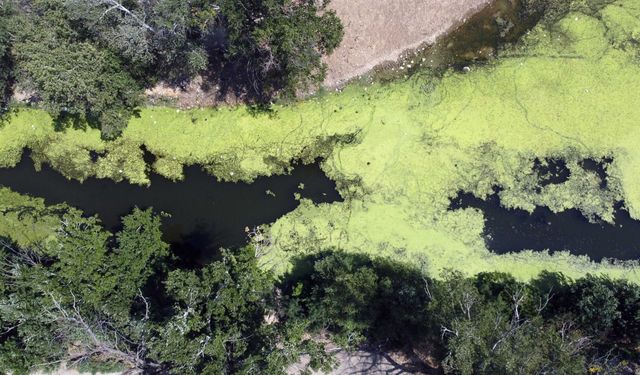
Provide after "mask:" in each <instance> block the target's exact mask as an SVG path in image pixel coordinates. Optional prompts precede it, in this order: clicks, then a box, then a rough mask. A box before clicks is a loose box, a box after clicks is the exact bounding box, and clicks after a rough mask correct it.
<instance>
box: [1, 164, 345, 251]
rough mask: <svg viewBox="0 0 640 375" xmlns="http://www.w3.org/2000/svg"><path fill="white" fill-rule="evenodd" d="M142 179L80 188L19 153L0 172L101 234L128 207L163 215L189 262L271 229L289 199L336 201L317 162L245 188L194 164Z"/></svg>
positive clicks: (168, 233)
mask: <svg viewBox="0 0 640 375" xmlns="http://www.w3.org/2000/svg"><path fill="white" fill-rule="evenodd" d="M150 177H151V185H150V186H149V187H143V186H138V185H131V184H128V183H125V182H120V183H116V182H113V181H112V180H104V179H96V178H90V179H88V180H86V181H85V182H84V183H80V182H78V181H75V180H71V181H70V180H67V179H66V178H65V177H63V176H62V175H61V174H59V173H58V172H56V171H54V170H52V169H51V168H50V167H48V166H47V165H44V166H43V168H42V170H41V171H40V172H36V170H35V169H34V167H33V163H32V161H31V159H30V158H28V157H27V156H26V155H25V156H24V157H23V159H22V161H21V162H20V163H19V164H18V165H17V166H16V167H15V168H11V169H0V186H6V187H8V188H11V189H12V190H13V191H16V192H18V193H21V194H28V195H31V196H35V197H42V198H44V199H45V202H46V203H47V204H57V203H68V204H69V205H71V206H73V207H77V208H79V209H81V210H82V211H84V212H85V213H86V214H88V215H94V214H95V215H98V217H100V219H101V220H102V222H103V223H104V225H105V227H107V228H108V229H117V228H118V226H119V225H120V217H121V216H123V215H126V214H127V213H129V212H130V211H131V209H132V208H133V207H135V206H138V207H140V208H146V207H153V209H154V210H155V211H157V212H165V213H167V214H169V215H170V217H166V218H164V219H163V232H164V236H165V240H166V241H168V242H170V243H172V244H173V247H174V250H176V251H179V252H181V253H182V254H185V255H188V256H189V257H191V258H192V259H201V258H202V259H206V258H207V257H208V256H210V255H211V254H215V253H217V251H218V249H219V248H220V247H238V246H242V245H244V244H245V243H246V242H247V234H246V231H245V228H247V227H248V228H253V227H255V226H257V225H260V224H267V223H271V222H273V221H275V220H276V219H277V218H279V217H281V216H282V215H284V214H286V213H288V212H290V211H292V210H294V209H295V208H296V207H297V206H298V204H299V201H298V200H296V199H295V198H294V194H295V193H298V194H300V196H301V197H303V198H307V199H311V200H312V201H314V202H316V203H323V202H335V201H340V200H342V198H341V197H340V195H339V194H338V193H337V191H336V189H335V184H334V182H333V181H331V180H330V179H329V178H327V177H326V176H325V174H324V172H322V170H321V169H320V167H319V165H318V164H317V163H316V164H311V165H297V166H295V168H294V169H293V171H292V172H291V174H289V175H282V176H273V177H261V178H258V179H256V181H254V182H253V183H251V184H246V183H230V182H218V181H217V180H216V179H215V178H214V177H212V176H210V175H208V174H206V173H204V172H203V171H202V170H201V168H199V167H194V166H192V167H187V168H186V169H185V179H184V180H183V181H180V182H172V181H170V180H167V179H166V178H164V177H161V176H159V175H155V174H154V175H151V176H150ZM303 186H304V187H303ZM267 191H269V192H270V193H269V194H267Z"/></svg>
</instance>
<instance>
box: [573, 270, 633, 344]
mask: <svg viewBox="0 0 640 375" xmlns="http://www.w3.org/2000/svg"><path fill="white" fill-rule="evenodd" d="M571 292H572V297H573V301H572V303H571V306H572V307H573V308H574V309H575V315H576V317H577V318H578V322H579V323H580V324H581V325H582V326H583V327H585V329H587V330H588V332H590V333H591V334H594V335H598V336H603V335H604V336H606V335H608V334H609V333H610V332H611V330H612V329H613V327H614V324H615V323H616V321H618V320H619V319H620V317H621V313H620V311H619V310H618V306H619V301H618V299H617V298H616V295H615V289H614V288H613V287H612V282H611V280H609V279H607V278H601V277H597V276H593V275H587V276H586V277H585V278H583V279H579V280H577V281H576V282H575V283H574V284H573V285H572V286H571Z"/></svg>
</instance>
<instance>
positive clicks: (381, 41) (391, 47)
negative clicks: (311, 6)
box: [324, 0, 489, 87]
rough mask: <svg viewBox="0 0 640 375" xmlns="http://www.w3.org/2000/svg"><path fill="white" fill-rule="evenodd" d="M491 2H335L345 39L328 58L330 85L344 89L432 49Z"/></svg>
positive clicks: (335, 0)
mask: <svg viewBox="0 0 640 375" xmlns="http://www.w3.org/2000/svg"><path fill="white" fill-rule="evenodd" d="M488 3H489V0H332V2H331V4H330V8H332V9H334V10H335V11H336V13H337V14H338V17H340V19H341V20H342V23H343V25H344V28H345V35H344V39H343V41H342V44H341V45H340V47H338V48H337V49H336V51H334V53H333V54H332V55H331V56H329V57H327V58H325V62H326V63H327V65H328V67H329V70H328V72H327V78H326V80H325V83H324V84H325V86H327V87H335V86H340V85H341V84H343V83H345V82H346V81H348V80H350V79H352V78H355V77H357V76H359V75H361V74H364V73H366V72H368V71H369V70H371V69H373V68H374V67H376V66H377V65H380V64H382V63H384V62H387V61H396V60H398V59H399V57H400V55H401V54H402V52H404V51H406V50H412V49H415V48H418V47H420V46H421V45H423V44H431V43H433V42H435V40H436V39H437V38H438V37H439V36H441V35H442V34H444V33H446V32H447V31H448V30H450V29H451V28H453V27H454V26H456V24H458V23H460V22H462V21H464V19H465V18H466V17H468V16H469V15H471V14H473V13H474V12H476V11H478V10H479V9H481V8H482V7H483V6H485V5H487V4H488Z"/></svg>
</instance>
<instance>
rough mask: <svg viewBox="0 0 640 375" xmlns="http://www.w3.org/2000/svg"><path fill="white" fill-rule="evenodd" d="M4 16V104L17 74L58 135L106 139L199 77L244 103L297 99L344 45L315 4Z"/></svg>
mask: <svg viewBox="0 0 640 375" xmlns="http://www.w3.org/2000/svg"><path fill="white" fill-rule="evenodd" d="M0 12H1V13H0V59H1V60H0V61H2V67H3V69H2V72H1V73H0V90H2V92H3V93H5V95H4V97H5V98H8V97H9V96H10V95H9V94H10V90H11V89H12V88H13V87H14V86H13V84H12V83H13V81H12V78H13V77H14V76H15V77H16V78H17V87H18V88H19V89H21V90H23V91H26V92H28V93H32V94H34V95H35V97H36V99H37V100H39V101H40V105H41V106H42V107H43V108H45V109H47V110H48V111H49V112H50V113H51V114H52V116H53V117H54V119H55V120H56V123H57V124H58V125H59V126H60V127H61V128H63V127H64V126H68V125H74V126H84V124H89V125H90V126H95V127H99V128H100V129H101V130H102V134H103V136H104V137H105V138H113V137H116V136H117V135H118V134H120V133H121V132H122V130H123V129H124V128H125V127H126V125H127V123H128V121H129V118H130V117H131V116H132V115H133V114H134V113H135V110H136V108H137V107H139V106H140V105H141V104H142V103H143V101H144V98H143V90H144V89H145V88H148V87H151V86H153V85H154V84H156V83H158V82H159V81H164V82H167V83H170V84H174V85H177V86H179V87H183V86H184V85H185V84H186V83H188V82H189V81H190V80H191V79H192V78H194V77H195V76H196V75H198V74H201V75H202V76H203V77H204V78H205V80H206V82H205V83H206V84H207V85H209V86H215V85H216V84H220V85H221V86H222V87H223V89H222V90H223V91H224V92H227V91H233V93H235V94H236V95H237V96H239V97H240V98H243V99H245V100H246V101H247V102H249V103H250V104H251V103H258V104H264V103H269V102H270V101H271V100H273V99H274V98H276V97H282V96H289V97H290V96H293V95H295V94H296V92H298V91H301V90H302V91H304V90H307V89H308V88H309V87H310V86H314V85H318V84H319V83H321V82H322V80H323V78H324V75H325V66H324V64H323V63H322V61H321V57H322V55H323V54H328V53H331V52H332V51H333V49H335V47H336V46H337V45H338V44H339V43H340V40H341V38H342V25H341V24H340V21H339V19H338V18H337V17H336V15H335V13H334V12H332V11H329V10H327V9H326V2H325V3H322V4H317V3H316V1H313V0H305V1H295V0H259V1H253V0H252V1H247V0H243V1H236V0H220V1H216V2H213V1H209V0H196V1H189V2H185V1H178V0H152V1H122V0H27V1H17V0H13V1H8V2H3V3H2V5H1V6H0ZM14 61H15V64H14ZM224 92H223V94H224ZM3 101H5V102H6V100H3Z"/></svg>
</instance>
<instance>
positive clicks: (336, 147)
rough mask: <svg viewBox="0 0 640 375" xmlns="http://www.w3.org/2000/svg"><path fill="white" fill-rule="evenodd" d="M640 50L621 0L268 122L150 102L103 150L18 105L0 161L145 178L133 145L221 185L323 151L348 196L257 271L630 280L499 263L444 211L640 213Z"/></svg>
mask: <svg viewBox="0 0 640 375" xmlns="http://www.w3.org/2000/svg"><path fill="white" fill-rule="evenodd" d="M639 43H640V1H639V0H620V1H616V2H613V3H612V4H610V5H608V6H606V7H604V8H603V9H602V10H601V11H599V12H597V13H596V14H587V13H586V12H585V13H583V12H580V11H576V12H572V13H570V14H568V15H567V16H566V17H565V18H563V19H562V20H561V21H559V22H557V23H555V24H553V25H542V24H541V25H539V26H537V27H536V28H535V29H534V30H532V31H531V32H530V33H528V34H527V35H526V36H525V37H524V39H523V41H522V42H521V43H520V44H519V45H518V46H515V47H513V48H510V49H508V50H506V51H504V52H503V53H502V55H501V56H500V58H498V59H496V60H495V61H494V62H492V63H491V64H489V65H486V66H474V67H471V70H470V71H468V72H453V71H451V72H449V73H447V74H445V75H444V76H443V77H441V78H438V79H437V80H436V79H435V78H431V79H429V80H427V79H424V78H421V79H419V78H415V79H410V80H408V81H404V82H398V83H393V84H387V85H378V84H375V85H370V86H368V85H353V86H350V87H347V88H346V89H345V90H344V91H343V92H340V93H333V94H329V95H320V96H318V97H315V98H313V99H310V100H307V101H304V102H302V103H299V104H296V105H294V106H287V107H278V106H276V107H275V110H274V112H273V113H271V114H268V115H252V114H251V113H250V112H249V110H248V109H246V108H242V107H241V108H234V109H231V108H224V109H219V110H215V109H201V110H191V111H180V110H176V109H172V108H147V109H143V110H142V111H141V113H140V115H139V117H137V118H134V119H132V120H131V122H130V125H129V127H128V128H127V129H126V131H125V133H124V134H123V136H122V137H121V138H119V139H118V140H116V141H112V142H105V141H102V140H101V139H100V137H99V132H98V131H96V130H91V129H69V130H66V131H64V132H56V131H55V130H54V127H53V124H52V122H51V119H50V118H49V117H48V116H47V115H46V114H44V113H43V112H41V111H37V110H26V109H24V110H20V111H18V112H17V113H16V114H14V115H12V117H11V118H10V119H9V120H7V121H6V123H5V124H4V125H3V126H2V128H1V129H0V166H2V167H11V166H14V165H15V164H16V163H17V162H18V161H19V160H20V156H21V153H22V150H23V148H24V147H28V148H30V149H31V150H32V157H33V158H34V160H35V161H36V164H38V163H43V162H45V163H49V164H51V165H52V166H53V167H54V168H55V169H57V170H59V171H60V172H61V173H63V174H64V175H65V176H67V177H69V178H75V179H79V180H83V179H85V178H87V177H89V176H97V177H100V178H112V179H115V180H128V181H130V182H132V183H137V184H146V183H148V181H149V180H148V173H149V171H148V167H147V166H146V164H145V162H144V160H143V151H142V150H141V148H140V146H141V145H144V146H145V147H146V149H147V150H149V151H150V152H152V153H153V154H155V155H156V156H157V161H156V162H155V164H154V165H153V166H152V168H153V169H154V170H155V172H157V173H159V174H162V175H164V176H166V177H168V178H171V179H180V178H182V168H183V166H184V165H191V164H198V165H202V166H203V167H204V168H205V169H206V170H207V171H209V172H210V173H212V174H214V175H215V176H217V177H218V178H219V179H221V180H229V181H240V180H243V181H251V180H252V179H254V178H255V177H257V176H261V175H271V174H277V173H285V172H286V171H287V170H288V169H289V168H290V163H291V161H292V160H303V161H305V162H310V161H312V160H314V159H315V158H317V157H323V158H324V160H325V161H324V162H323V164H322V167H323V169H324V170H325V171H326V172H327V174H328V175H329V176H330V177H331V178H333V179H335V180H336V181H337V182H338V188H339V191H340V193H341V195H342V196H343V198H345V201H344V202H341V203H333V204H321V205H314V204H312V203H310V202H308V201H302V204H301V205H300V206H299V207H298V208H297V209H296V210H295V211H293V212H291V213H290V214H288V215H286V216H284V217H282V218H280V219H279V220H277V221H276V222H275V223H273V224H272V225H271V227H270V231H269V232H270V237H271V240H270V245H269V249H270V250H269V251H268V253H267V255H266V256H264V257H263V258H262V261H263V264H264V266H265V267H268V268H273V269H274V270H276V272H284V271H286V270H287V269H288V267H289V260H290V259H292V258H295V257H296V256H298V255H301V254H306V253H309V252H314V251H318V250H321V249H326V248H340V249H344V250H346V251H353V252H365V253H369V254H375V255H379V256H389V257H393V258H395V259H402V260H405V261H407V262H412V263H419V264H421V265H423V266H424V267H425V268H427V269H428V270H429V271H431V272H433V273H437V272H439V271H440V270H442V269H444V268H455V269H459V270H462V271H464V272H467V273H469V274H472V273H477V272H482V271H504V272H510V273H512V274H514V275H516V276H517V277H519V278H522V279H526V278H530V277H532V276H535V275H537V274H538V273H539V272H540V271H543V270H550V271H562V272H564V273H566V274H567V275H569V276H573V277H575V276H579V275H583V274H585V273H587V272H591V273H607V274H609V275H611V276H612V277H624V278H628V279H631V280H635V281H640V273H639V272H638V270H639V269H638V267H637V265H636V264H637V263H636V262H614V261H610V262H609V261H604V262H602V263H593V262H591V261H589V259H588V258H586V257H576V256H572V255H570V254H569V252H568V251H567V252H559V253H554V254H553V255H550V254H547V253H540V252H533V251H523V252H518V253H513V254H507V255H496V254H493V253H491V252H490V251H489V250H488V249H487V248H486V245H485V241H484V238H483V228H484V218H483V214H482V212H481V211H479V210H477V209H473V208H467V209H463V210H455V211H451V210H449V209H448V208H449V204H450V199H451V198H453V197H455V196H456V195H457V193H458V192H460V191H465V192H470V193H473V194H474V195H476V196H477V197H481V198H482V197H486V196H487V195H489V194H492V193H493V188H494V187H500V188H501V191H500V200H501V202H502V204H503V205H505V206H506V207H509V208H521V209H525V210H528V211H533V209H534V208H535V207H537V206H546V207H548V208H550V209H551V210H552V211H554V212H561V211H564V210H568V209H577V210H580V211H581V212H582V213H583V214H584V216H585V217H587V218H589V220H592V221H604V222H611V221H612V220H613V214H614V204H615V203H616V202H618V201H624V205H625V206H624V208H625V209H626V210H628V211H629V213H630V214H631V216H632V217H633V218H635V219H640V95H639V93H640V89H639V86H640V47H639ZM95 155H98V157H97V158H96V157H95ZM92 156H94V157H92ZM549 158H553V159H563V160H564V161H566V164H567V167H568V168H569V170H570V172H571V174H570V177H569V178H568V180H567V181H565V182H562V183H559V184H548V185H544V186H542V185H541V183H540V182H541V181H540V179H541V176H539V175H538V174H537V173H535V170H534V163H535V161H536V159H537V160H545V159H549ZM604 158H611V159H612V160H613V162H612V163H610V164H608V165H607V167H606V172H607V184H606V186H604V187H603V186H602V184H601V181H600V178H599V176H598V175H597V174H596V173H595V172H594V171H589V170H586V169H584V168H582V167H581V165H580V161H581V160H584V159H594V160H602V159H604ZM3 194H5V195H7V194H9V193H8V192H6V191H5V192H4V193H3ZM16 199H17V198H16ZM16 221H18V219H17V218H16V217H13V216H11V217H8V216H7V215H5V216H3V217H2V219H1V220H0V232H2V231H3V230H2V228H7V227H9V226H11V228H13V229H12V230H14V231H15V230H16V228H17V227H16V226H19V224H16ZM567 250H570V249H567Z"/></svg>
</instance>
